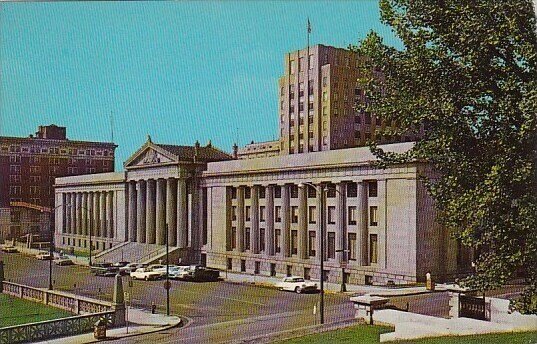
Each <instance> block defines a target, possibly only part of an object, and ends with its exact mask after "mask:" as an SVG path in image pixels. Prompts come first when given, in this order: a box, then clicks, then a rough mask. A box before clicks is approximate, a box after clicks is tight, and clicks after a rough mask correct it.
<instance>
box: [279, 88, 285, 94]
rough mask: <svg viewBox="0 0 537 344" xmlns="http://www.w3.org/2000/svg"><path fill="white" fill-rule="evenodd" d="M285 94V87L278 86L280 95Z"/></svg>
mask: <svg viewBox="0 0 537 344" xmlns="http://www.w3.org/2000/svg"><path fill="white" fill-rule="evenodd" d="M284 94H285V87H283V86H282V88H280V95H281V96H283V95H284Z"/></svg>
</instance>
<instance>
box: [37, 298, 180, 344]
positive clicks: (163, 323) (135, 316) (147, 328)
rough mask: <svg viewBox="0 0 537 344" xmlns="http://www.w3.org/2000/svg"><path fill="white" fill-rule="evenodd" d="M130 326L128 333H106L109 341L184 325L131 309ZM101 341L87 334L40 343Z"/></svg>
mask: <svg viewBox="0 0 537 344" xmlns="http://www.w3.org/2000/svg"><path fill="white" fill-rule="evenodd" d="M128 311H129V313H128V317H129V326H128V333H127V327H119V328H114V329H110V330H107V331H106V337H107V340H113V339H120V338H126V337H131V336H137V335H141V334H146V333H151V332H157V331H161V330H166V329H169V328H171V327H175V326H178V325H180V324H181V323H182V320H181V318H179V317H176V316H166V315H164V314H151V313H150V312H146V311H144V310H141V309H137V308H130V307H129V310H128ZM96 342H99V340H97V339H95V338H94V337H93V333H85V334H80V335H76V336H71V337H63V338H58V339H52V340H48V341H44V342H40V343H47V344H83V343H96Z"/></svg>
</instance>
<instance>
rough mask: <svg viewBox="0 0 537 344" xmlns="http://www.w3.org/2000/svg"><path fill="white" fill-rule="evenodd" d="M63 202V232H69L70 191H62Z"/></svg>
mask: <svg viewBox="0 0 537 344" xmlns="http://www.w3.org/2000/svg"><path fill="white" fill-rule="evenodd" d="M64 201H65V202H64V203H63V207H62V208H63V209H62V210H63V213H64V214H65V216H64V218H65V226H64V230H63V232H64V233H67V234H69V233H71V208H70V204H71V194H70V193H68V192H67V193H64Z"/></svg>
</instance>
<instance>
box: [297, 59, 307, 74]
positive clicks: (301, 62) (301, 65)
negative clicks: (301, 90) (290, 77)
mask: <svg viewBox="0 0 537 344" xmlns="http://www.w3.org/2000/svg"><path fill="white" fill-rule="evenodd" d="M304 67H305V65H304V58H303V57H300V58H299V59H298V68H299V69H300V71H303V70H304V69H305V68H304Z"/></svg>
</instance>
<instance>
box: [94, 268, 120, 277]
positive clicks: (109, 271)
mask: <svg viewBox="0 0 537 344" xmlns="http://www.w3.org/2000/svg"><path fill="white" fill-rule="evenodd" d="M118 273H119V267H118V266H109V267H107V268H102V269H99V270H97V271H95V276H104V277H111V276H115V275H117V274H118Z"/></svg>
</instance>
